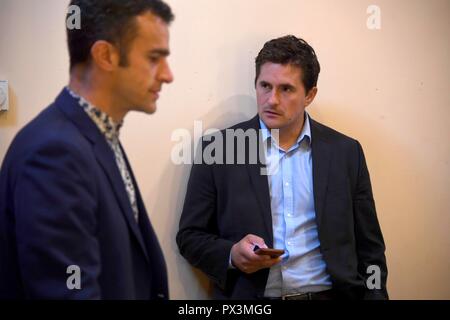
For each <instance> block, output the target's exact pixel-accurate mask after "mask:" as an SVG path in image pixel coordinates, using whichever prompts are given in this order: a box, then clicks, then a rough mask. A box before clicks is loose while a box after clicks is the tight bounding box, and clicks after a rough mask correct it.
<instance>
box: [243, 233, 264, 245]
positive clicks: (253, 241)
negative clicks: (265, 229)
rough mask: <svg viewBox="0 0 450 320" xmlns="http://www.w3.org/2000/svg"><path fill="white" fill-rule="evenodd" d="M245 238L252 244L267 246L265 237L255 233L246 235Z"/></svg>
mask: <svg viewBox="0 0 450 320" xmlns="http://www.w3.org/2000/svg"><path fill="white" fill-rule="evenodd" d="M245 240H246V241H247V242H248V243H250V244H252V245H257V246H258V247H260V248H267V245H266V243H265V242H264V239H263V238H261V237H258V236H255V235H254V234H249V235H247V236H246V237H245Z"/></svg>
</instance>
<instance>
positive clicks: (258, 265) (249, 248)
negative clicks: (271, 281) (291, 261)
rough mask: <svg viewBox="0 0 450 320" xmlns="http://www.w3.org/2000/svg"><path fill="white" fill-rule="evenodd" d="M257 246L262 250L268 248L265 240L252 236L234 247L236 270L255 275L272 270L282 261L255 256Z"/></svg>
mask: <svg viewBox="0 0 450 320" xmlns="http://www.w3.org/2000/svg"><path fill="white" fill-rule="evenodd" d="M255 245H257V246H259V247H260V248H267V245H266V244H265V242H264V239H262V238H260V237H258V236H256V235H252V234H249V235H247V236H245V237H244V238H243V239H241V240H240V241H239V242H237V243H235V244H234V245H233V247H232V248H231V261H232V263H233V265H234V266H235V267H236V268H238V269H239V270H241V271H242V272H245V273H254V272H256V271H258V270H261V269H265V268H270V267H272V266H273V265H275V264H277V263H279V262H280V261H281V258H271V257H270V256H267V255H257V254H255V253H254V251H253V248H254V246H255Z"/></svg>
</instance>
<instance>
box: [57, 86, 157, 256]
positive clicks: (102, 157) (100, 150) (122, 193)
mask: <svg viewBox="0 0 450 320" xmlns="http://www.w3.org/2000/svg"><path fill="white" fill-rule="evenodd" d="M55 105H56V106H57V107H59V108H60V110H61V111H62V112H63V113H64V114H65V115H66V116H67V117H68V118H69V120H70V121H72V122H73V123H74V124H75V125H76V126H77V128H78V129H79V131H80V132H81V134H83V135H84V136H85V137H86V138H87V139H88V140H89V141H90V142H91V143H92V144H93V151H94V154H95V156H96V158H97V160H98V162H99V163H100V166H101V167H102V168H103V170H104V171H105V175H106V176H107V177H108V180H109V183H110V184H111V187H112V189H113V190H114V194H115V196H116V198H117V201H118V203H119V206H120V208H121V211H122V213H123V214H124V216H125V219H126V221H127V224H128V226H129V228H130V229H131V231H132V233H133V234H134V236H135V237H136V239H137V241H138V243H139V245H140V246H141V248H142V250H143V252H144V255H145V257H146V259H147V261H150V260H149V257H148V254H147V250H146V247H145V244H144V240H143V238H142V234H141V232H140V230H139V226H138V224H137V222H136V220H135V219H134V215H133V209H132V208H131V204H130V200H129V199H128V197H127V192H126V190H125V186H124V183H123V180H122V177H121V176H120V172H119V169H118V168H117V165H116V160H115V157H114V153H113V151H112V150H111V148H110V147H109V145H108V143H107V142H106V140H105V138H104V137H103V135H102V134H101V132H100V131H99V129H98V128H97V126H96V125H95V124H94V122H93V121H92V120H91V119H90V118H89V117H88V115H87V114H86V113H85V112H84V111H83V109H82V108H81V107H80V106H78V102H77V101H76V99H74V98H73V97H72V96H71V95H70V94H69V93H68V92H67V90H66V89H63V91H62V92H61V93H60V95H59V96H58V97H57V98H56V101H55Z"/></svg>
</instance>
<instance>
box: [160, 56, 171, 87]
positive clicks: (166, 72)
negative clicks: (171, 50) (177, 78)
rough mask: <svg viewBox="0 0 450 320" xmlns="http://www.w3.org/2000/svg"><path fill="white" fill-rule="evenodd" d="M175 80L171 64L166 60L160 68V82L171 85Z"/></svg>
mask: <svg viewBox="0 0 450 320" xmlns="http://www.w3.org/2000/svg"><path fill="white" fill-rule="evenodd" d="M173 79H174V77H173V73H172V70H170V66H169V63H168V62H167V60H164V62H163V65H162V66H161V68H160V73H159V80H160V81H161V82H165V83H171V82H173Z"/></svg>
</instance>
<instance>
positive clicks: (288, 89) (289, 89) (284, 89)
mask: <svg viewBox="0 0 450 320" xmlns="http://www.w3.org/2000/svg"><path fill="white" fill-rule="evenodd" d="M281 90H283V92H292V88H291V87H283V88H281Z"/></svg>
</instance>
